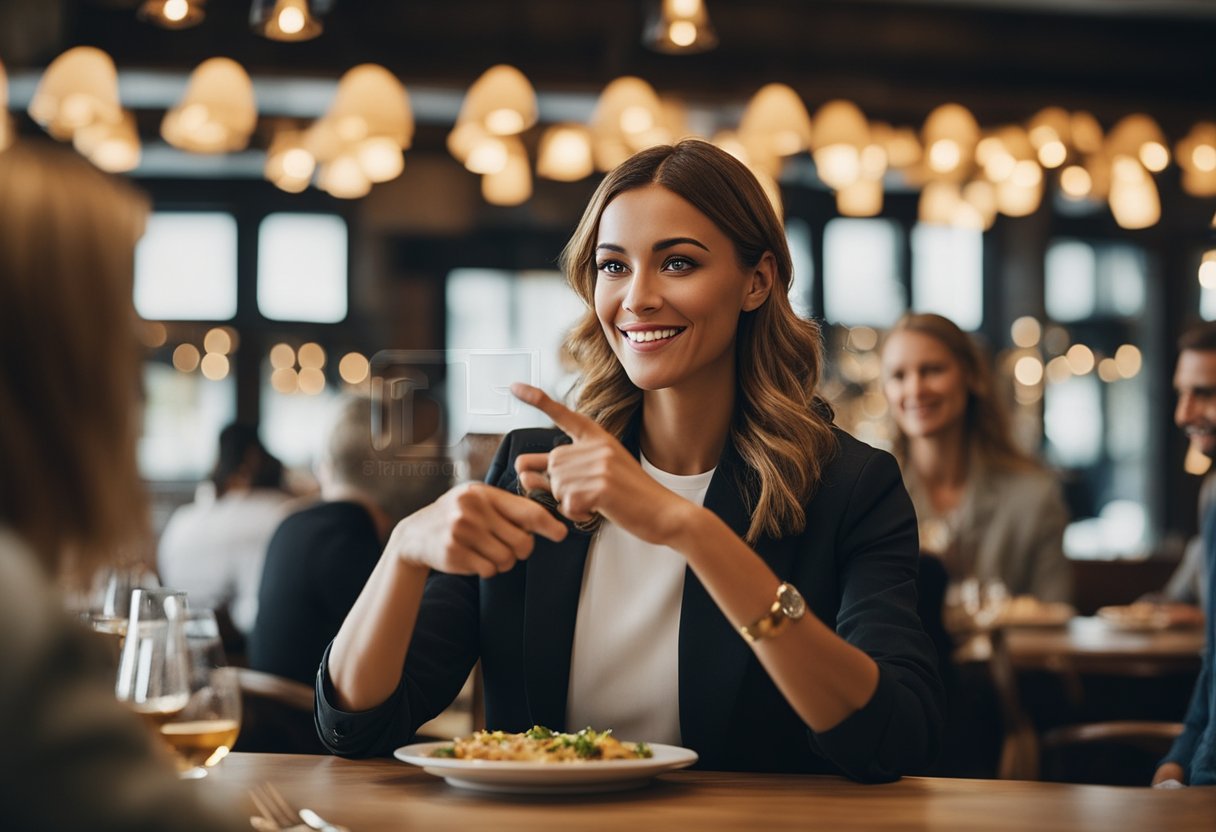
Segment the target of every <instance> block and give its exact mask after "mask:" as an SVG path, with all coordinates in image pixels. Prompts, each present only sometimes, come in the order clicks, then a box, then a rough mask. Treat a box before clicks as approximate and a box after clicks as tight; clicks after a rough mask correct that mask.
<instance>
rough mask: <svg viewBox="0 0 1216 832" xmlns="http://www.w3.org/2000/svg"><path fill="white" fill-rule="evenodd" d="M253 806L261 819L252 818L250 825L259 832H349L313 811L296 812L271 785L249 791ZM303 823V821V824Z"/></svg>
mask: <svg viewBox="0 0 1216 832" xmlns="http://www.w3.org/2000/svg"><path fill="white" fill-rule="evenodd" d="M249 796H250V797H251V798H253V805H254V806H256V807H257V809H258V812H259V813H260V815H261V816H260V817H253V818H250V823H251V824H252V825H253V827H254V828H255V829H258V830H259V832H263V830H265V831H266V832H270V830H291V832H303V830H308V829H315V830H317V832H349V830H347V829H346V827H343V826H336V825H334V824H332V823H329V822H328V821H326V820H325V819H324V818H322V817H321V816H320V815H318V814H317V813H316V812H314V811H312V810H311V809H301V810H300V811H299V812H297V811H295V810H294V809H293V808H292V807H291V804H289V803H288V802H287V801H286V800H285V799H284V798H283V795H282V794H281V793H280V792H279V790H278V789H276V788H275V787H274V786H273V785H271V784H270V783H262V784H260V785H258V786H254V787H253V788H252V789H250V790H249ZM301 821H303V822H302V823H301Z"/></svg>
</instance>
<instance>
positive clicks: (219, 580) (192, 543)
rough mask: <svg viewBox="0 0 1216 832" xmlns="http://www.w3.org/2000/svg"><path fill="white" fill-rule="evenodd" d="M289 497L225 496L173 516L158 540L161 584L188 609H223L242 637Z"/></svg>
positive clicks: (265, 493) (268, 493)
mask: <svg viewBox="0 0 1216 832" xmlns="http://www.w3.org/2000/svg"><path fill="white" fill-rule="evenodd" d="M291 501H292V497H291V495H289V494H285V493H283V492H281V491H275V490H273V489H255V490H253V491H241V492H237V491H229V492H228V493H227V494H225V495H224V496H223V497H220V498H219V499H218V500H216V499H210V500H207V499H203V498H202V497H201V495H200V499H198V500H196V501H195V502H193V503H190V504H189V505H185V506H182V507H181V508H179V509H177V511H175V512H173V516H172V517H170V518H169V523H168V525H166V526H165V531H164V533H163V534H162V535H161V538H160V547H159V551H158V554H157V562H158V565H159V567H160V579H161V583H162V584H164V585H165V586H166V587H172V588H173V589H182V590H185V591H186V594H187V596H188V597H189V600H190V605H191V606H192V607H195V608H211V609H215V608H218V607H222V606H224V605H225V604H227V605H228V611H229V613H230V615H231V616H232V623H233V624H235V625H236V627H237V629H239V630H240V631H241V632H243V633H246V634H247V633H249V631H250V630H252V629H253V622H254V621H255V620H256V619H257V614H258V587H259V585H260V584H261V582H262V565H263V564H264V563H265V561H266V547H267V545H268V544H269V543H270V538H271V537H272V536H273V535H274V533H275V530H276V529H278V527H279V523H281V522H282V521H283V518H284V517H286V516H287V514H288V513H289V512H290V510H291V508H292V506H289V503H290V502H291Z"/></svg>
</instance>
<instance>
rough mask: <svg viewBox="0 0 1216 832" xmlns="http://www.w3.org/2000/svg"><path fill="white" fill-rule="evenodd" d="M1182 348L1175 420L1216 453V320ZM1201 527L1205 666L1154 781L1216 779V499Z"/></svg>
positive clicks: (1190, 335)
mask: <svg viewBox="0 0 1216 832" xmlns="http://www.w3.org/2000/svg"><path fill="white" fill-rule="evenodd" d="M1178 349H1179V355H1178V366H1177V368H1176V369H1175V371H1174V389H1175V390H1176V391H1177V393H1178V406H1177V408H1176V409H1175V411H1174V421H1175V422H1176V423H1177V424H1178V427H1180V428H1182V429H1183V431H1185V432H1186V435H1187V437H1188V438H1189V439H1190V440H1191V446H1192V447H1194V448H1196V449H1197V450H1199V451H1200V452H1201V453H1203V454H1204V455H1205V456H1207V457H1209V458H1211V459H1216V323H1208V324H1203V325H1201V326H1199V327H1196V328H1195V329H1192V330H1190V331H1188V332H1186V333H1185V334H1184V335H1183V336H1182V337H1181V338H1180V339H1179V340H1178ZM1200 533H1201V535H1202V540H1203V547H1204V555H1205V559H1206V561H1207V581H1208V592H1207V599H1206V603H1205V609H1204V612H1205V613H1206V616H1207V620H1206V621H1205V623H1204V627H1205V628H1206V630H1207V644H1206V646H1205V647H1204V652H1203V669H1202V670H1201V671H1200V673H1199V679H1198V681H1197V682H1196V683H1195V693H1194V694H1193V695H1192V696H1191V704H1190V707H1189V708H1188V709H1187V713H1186V719H1185V720H1184V722H1185V727H1184V729H1183V732H1182V736H1180V737H1179V738H1178V739H1177V741H1175V743H1174V747H1173V748H1171V749H1170V753H1169V754H1168V755H1166V757H1165V759H1164V760H1162V761H1161V765H1160V766H1159V767H1158V768H1157V773H1156V774H1155V775H1154V776H1153V785H1154V786H1157V785H1174V784H1175V783H1178V784H1189V785H1192V786H1199V785H1214V784H1216V683H1214V682H1213V676H1212V661H1213V647H1214V645H1213V642H1214V641H1216V637H1214V635H1213V629H1214V628H1213V624H1214V623H1216V614H1214V613H1216V610H1214V609H1213V607H1214V606H1216V599H1214V598H1213V592H1212V580H1213V576H1216V505H1208V506H1206V510H1205V511H1204V513H1203V516H1202V517H1200ZM1170 781H1173V782H1172V783H1171V782H1170Z"/></svg>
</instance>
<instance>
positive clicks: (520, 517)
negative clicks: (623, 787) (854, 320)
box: [317, 140, 942, 781]
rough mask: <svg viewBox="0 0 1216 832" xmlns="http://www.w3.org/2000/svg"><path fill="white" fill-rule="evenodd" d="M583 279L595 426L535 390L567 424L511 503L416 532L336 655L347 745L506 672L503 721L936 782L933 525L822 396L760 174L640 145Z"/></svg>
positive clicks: (388, 738) (764, 767) (445, 511)
mask: <svg viewBox="0 0 1216 832" xmlns="http://www.w3.org/2000/svg"><path fill="white" fill-rule="evenodd" d="M562 263H563V268H564V271H565V274H566V278H567V280H568V281H569V283H570V285H571V286H572V287H573V288H574V290H575V291H576V292H577V293H578V295H579V296H580V298H581V299H582V300H583V302H584V304H585V307H586V313H585V315H584V317H583V318H582V320H581V322H580V323H579V324H578V325H577V326H576V327H575V329H574V331H573V332H572V334H571V335H570V338H569V340H568V345H569V346H570V349H571V354H572V355H573V356H574V357H575V359H576V360H577V362H578V365H579V368H580V370H581V373H582V386H581V388H580V391H579V395H578V403H577V407H576V409H574V410H571V409H568V408H566V407H564V406H563V405H561V404H559V403H557V402H555V401H553V400H552V399H550V398H549V397H548V396H546V395H545V394H544V393H543V392H542V391H540V390H539V389H537V388H534V387H529V386H527V385H515V386H514V387H513V388H512V390H513V392H514V393H515V395H516V396H518V397H519V398H520V399H522V400H523V401H525V402H526V403H527V404H529V405H531V406H533V407H536V408H538V409H540V410H541V411H542V412H543V413H545V414H546V415H547V416H548V417H549V418H550V419H551V420H552V421H553V422H554V423H555V424H556V425H557V428H558V429H557V430H553V429H529V430H517V431H514V432H512V433H511V434H509V435H508V436H507V437H506V439H505V440H504V441H503V444H502V446H501V447H500V449H499V453H498V456H497V458H496V459H495V461H494V463H493V464H492V465H491V468H490V472H489V474H488V475H487V477H486V484H484V485H483V484H480V483H475V484H471V485H464V486H459V487H457V488H455V489H453V490H451V491H448V492H447V493H446V494H445V495H444V496H443V497H441V498H440V499H439V500H437V501H436V502H434V503H432V504H431V505H429V506H427V507H426V508H423V509H421V510H420V511H417V512H415V513H413V514H411V515H410V516H409V517H406V518H405V519H404V520H402V521H401V523H399V524H398V525H397V527H396V529H395V530H394V531H393V534H392V536H391V537H390V539H389V542H388V545H387V547H386V548H385V550H384V554H383V556H382V557H381V559H380V562H379V563H378V564H377V565H376V568H375V571H374V572H373V574H372V576H371V579H370V580H369V581H368V583H367V586H366V587H365V588H364V590H363V593H362V594H361V595H360V596H359V599H358V600H357V601H356V603H355V605H354V607H353V608H352V610H351V613H350V615H349V616H348V617H347V619H346V621H345V622H344V623H343V625H342V628H341V630H340V631H339V633H338V636H337V638H336V639H335V640H334V642H333V644H332V646H331V648H330V650H329V651H328V652H327V654H326V657H325V659H324V660H323V661H322V664H321V672H320V673H319V674H318V677H317V719H318V728H319V731H320V734H321V737H322V740H323V741H324V742H325V743H326V744H327V745H328V746H329V748H330V749H331V750H332V751H334V752H335V753H339V754H345V755H352V756H353V755H369V754H386V753H391V751H392V750H393V748H394V747H395V746H399V745H402V744H404V743H406V742H408V741H409V739H410V737H411V736H413V734H414V732H415V731H417V729H418V726H419V725H421V724H422V723H424V722H425V721H427V720H428V719H431V718H432V717H434V716H435V715H436V714H437V713H438V712H439V711H440V710H442V709H443V708H444V707H445V706H446V705H447V704H448V703H449V702H451V701H452V699H453V698H454V697H455V696H456V693H457V692H458V691H459V689H460V686H461V684H462V683H463V682H464V680H465V677H466V676H467V675H468V673H469V669H470V668H471V667H472V666H473V663H474V662H475V661H476V660H477V659H478V658H480V659H481V662H482V667H483V669H484V674H485V698H486V723H487V726H488V727H489V728H491V729H499V730H504V731H524V730H527V729H528V728H530V727H532V725H534V724H540V725H545V726H547V727H549V728H553V729H556V730H567V729H571V728H573V729H576V730H577V729H580V728H583V727H585V726H588V725H591V726H593V727H595V728H597V729H600V730H603V729H609V728H611V729H614V732H615V734H616V735H617V736H619V737H621V738H623V739H627V740H643V741H648V742H660V743H671V744H678V745H685V746H688V747H690V748H692V749H693V750H695V751H696V752H697V753H698V754H699V755H700V761H699V765H701V766H703V767H705V768H711V769H725V770H735V771H747V770H752V771H789V772H820V773H843V774H846V775H848V776H850V777H853V778H856V779H859V780H866V781H878V780H890V779H893V778H896V777H898V776H899V775H900V774H903V773H906V772H910V771H916V770H919V769H922V768H923V767H924V766H926V765H927V763H928V761H929V760H930V759H931V758H932V756H933V755H934V753H935V752H936V749H937V744H938V735H939V733H940V725H941V704H942V703H941V700H942V693H941V686H940V682H939V679H938V676H937V671H936V667H935V664H936V662H935V660H934V656H933V647H932V645H931V644H930V642H929V640H928V638H927V637H926V635H925V633H924V631H923V629H922V627H921V623H920V620H919V618H918V617H917V614H916V566H917V540H916V519H915V516H914V513H913V510H912V505H911V503H910V502H909V500H908V497H907V494H906V493H905V492H904V489H903V486H902V485H901V483H900V477H899V469H898V467H897V466H896V464H895V461H894V460H893V459H892V458H891V457H890V455H888V454H886V453H883V452H881V451H876V450H874V449H873V448H870V447H869V446H867V445H864V444H862V443H861V442H858V441H857V440H856V439H853V438H852V437H851V436H849V435H847V434H845V433H844V432H842V431H840V430H838V429H837V428H835V427H834V426H833V425H832V422H831V410H830V408H829V407H828V406H827V405H826V404H825V403H824V402H823V401H822V399H820V398H819V396H818V394H817V387H818V382H819V374H820V369H821V362H822V358H821V354H820V337H819V329H818V327H817V325H816V324H815V323H813V322H811V321H806V320H803V319H800V318H799V317H798V316H797V315H795V314H794V312H793V310H792V309H791V308H790V302H789V297H788V291H789V286H790V280H791V278H792V267H791V263H790V255H789V250H788V248H787V246H786V242H785V235H784V233H783V230H782V227H781V222H780V220H779V219H778V217H777V216H776V214H775V213H774V211H773V207H772V205H771V204H770V203H769V201H768V199H767V198H766V197H765V195H764V192H763V191H762V190H761V188H760V185H759V184H758V183H757V181H756V179H755V177H754V176H752V174H751V173H750V172H749V171H748V170H747V168H745V167H744V166H743V165H742V164H741V163H740V162H738V161H737V160H736V159H734V158H733V157H732V156H730V155H729V154H727V153H725V152H724V151H722V150H719V149H718V148H716V147H714V146H713V145H711V144H708V143H706V142H701V141H694V140H690V141H684V142H681V143H679V144H678V145H675V146H674V147H655V148H651V149H649V150H646V151H643V152H641V153H638V154H637V155H635V156H633V157H632V158H630V159H629V160H627V161H626V162H624V163H623V164H621V165H620V166H619V167H617V168H616V169H615V170H614V171H613V172H611V173H610V174H608V176H607V177H606V178H605V179H604V181H603V182H602V183H601V184H600V186H599V188H598V189H597V190H596V192H595V195H594V196H593V197H592V200H591V203H590V204H589V205H588V207H587V210H586V212H585V213H584V215H583V218H582V221H581V222H580V223H579V226H578V229H577V231H576V232H575V234H574V237H573V238H572V239H571V241H570V243H569V244H568V245H567V247H566V249H565V251H564V253H563V256H562ZM525 494H526V495H529V496H532V495H536V497H537V498H538V499H529V498H528V497H525V496H521V495H525ZM541 500H543V501H544V502H543V503H542V502H541ZM546 505H548V506H550V507H552V508H553V513H550V509H549V508H546ZM432 570H434V573H433V577H430V579H429V580H428V576H429V575H432Z"/></svg>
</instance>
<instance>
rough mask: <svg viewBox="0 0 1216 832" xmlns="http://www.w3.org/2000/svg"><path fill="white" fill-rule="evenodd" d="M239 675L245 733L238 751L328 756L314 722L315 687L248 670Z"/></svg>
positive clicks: (242, 734) (237, 746)
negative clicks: (325, 754)
mask: <svg viewBox="0 0 1216 832" xmlns="http://www.w3.org/2000/svg"><path fill="white" fill-rule="evenodd" d="M236 672H237V684H238V686H239V687H240V691H241V733H240V735H239V736H238V737H237V741H236V745H235V746H234V748H233V750H234V751H264V752H271V753H279V754H324V753H326V751H325V748H324V746H322V745H321V740H320V739H318V737H317V729H316V727H315V725H314V723H313V689H312V687H310V686H309V685H305V684H303V683H302V682H297V681H296V680H294V679H287V678H285V677H283V676H275V675H274V674H271V673H263V672H262V671H259V670H250V669H249V668H246V667H241V668H237V669H236Z"/></svg>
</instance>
